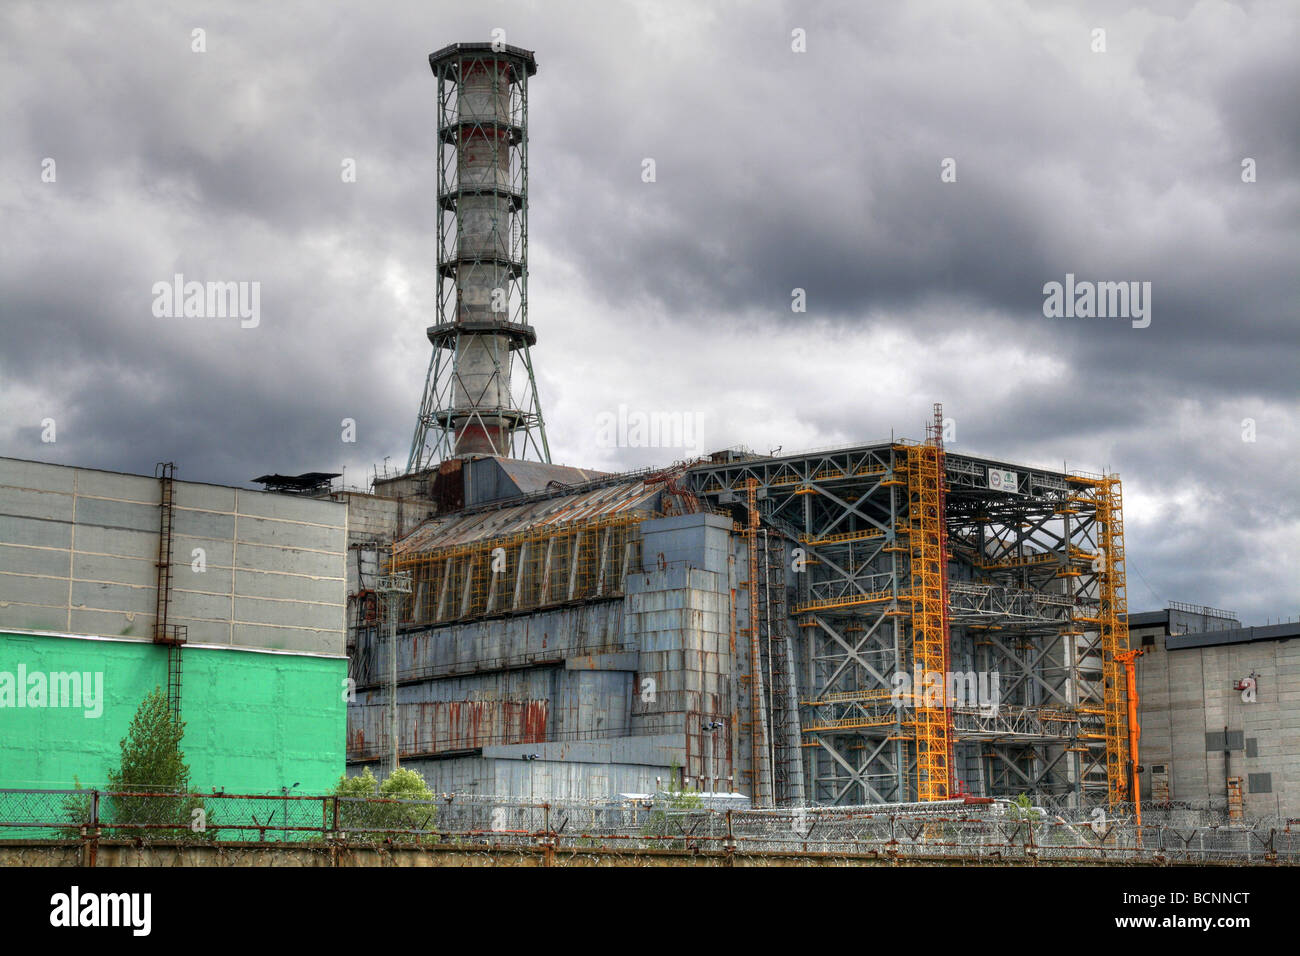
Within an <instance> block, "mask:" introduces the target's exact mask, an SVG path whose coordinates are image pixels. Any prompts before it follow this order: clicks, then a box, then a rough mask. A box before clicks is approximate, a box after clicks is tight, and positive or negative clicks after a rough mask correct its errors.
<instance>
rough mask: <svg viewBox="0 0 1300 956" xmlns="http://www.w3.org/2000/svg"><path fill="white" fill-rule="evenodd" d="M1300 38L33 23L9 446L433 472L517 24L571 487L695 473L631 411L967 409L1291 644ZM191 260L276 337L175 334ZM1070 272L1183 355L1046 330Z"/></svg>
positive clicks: (204, 20)
mask: <svg viewBox="0 0 1300 956" xmlns="http://www.w3.org/2000/svg"><path fill="white" fill-rule="evenodd" d="M1298 25H1300V11H1298V10H1297V8H1296V7H1295V5H1294V4H1293V3H1285V2H1249V0H1242V2H1236V3H1228V2H1207V0H1201V2H1196V3H1191V4H1188V3H1175V2H1149V3H1127V2H1118V0H1116V2H1097V3H1089V4H1081V5H1070V6H1068V7H1061V8H1057V7H1050V8H1049V7H1046V6H1044V5H1037V4H1030V3H1026V2H1020V3H1017V2H1007V3H980V2H971V3H961V2H944V3H939V2H934V3H927V2H918V3H908V4H893V3H854V2H848V0H846V2H824V3H782V2H759V3H751V4H742V3H738V2H663V3H657V4H636V5H634V4H620V3H608V4H596V3H591V4H588V3H545V4H542V3H523V2H520V3H476V4H464V3H456V4H452V3H421V2H401V3H391V4H377V5H373V6H370V5H355V4H346V3H339V2H333V3H306V2H301V3H293V2H289V3H279V4H274V5H259V4H253V3H236V4H209V3H202V2H200V3H191V4H185V5H183V6H181V5H162V4H152V3H143V2H140V3H61V4H38V3H27V2H18V3H10V4H6V5H5V6H4V7H3V8H2V9H0V49H2V50H3V54H4V57H3V61H2V62H0V103H3V120H4V128H5V135H4V137H3V139H2V140H0V161H2V163H3V170H4V175H3V179H2V180H0V209H3V214H4V224H5V228H4V230H3V238H2V239H0V242H2V243H3V246H2V249H0V251H2V255H0V330H2V333H3V344H2V345H0V409H3V411H4V417H3V425H2V427H0V455H6V456H12V457H18V458H31V459H37V460H43V461H55V462H61V463H66V464H77V465H82V466H85V467H95V468H106V469H110V470H117V471H127V472H136V473H146V474H147V473H151V471H152V468H153V464H154V462H156V461H160V460H174V461H176V462H177V463H178V476H179V477H181V478H185V479H189V480H195V481H208V482H219V483H230V484H237V485H244V486H248V485H250V484H251V478H253V477H254V476H256V475H260V474H263V473H266V472H281V473H297V472H302V471H334V472H338V471H344V472H345V475H346V481H347V482H348V483H349V484H353V485H363V486H364V485H365V484H366V483H367V481H368V479H369V475H370V472H371V469H373V468H374V467H376V466H378V467H379V468H381V469H382V468H384V467H388V468H390V469H400V468H401V467H403V466H404V465H405V461H406V456H407V453H408V451H409V446H410V441H411V435H412V431H413V428H414V424H415V417H416V413H417V411H418V408H419V403H420V391H421V388H422V386H423V383H424V376H425V371H426V368H427V365H428V360H429V348H430V347H429V344H428V342H427V340H426V339H425V337H424V328H425V327H426V326H427V325H429V324H430V323H431V321H432V316H433V314H434V271H433V262H434V258H435V254H436V243H435V233H434V216H435V213H436V203H435V195H434V191H435V164H434V136H433V130H434V122H435V99H434V96H435V91H436V86H435V82H434V78H433V76H432V74H431V73H430V71H429V67H428V63H427V57H428V54H429V53H430V52H431V51H433V50H435V49H437V48H439V47H442V46H445V45H446V44H448V43H453V42H457V41H473V40H488V39H490V38H491V31H492V30H493V29H497V28H499V29H503V30H505V31H506V34H505V38H506V42H508V43H511V44H513V45H516V46H520V47H524V48H526V49H529V50H533V51H535V52H536V57H537V62H538V73H537V75H536V76H535V77H534V78H533V79H532V81H531V82H530V86H529V100H530V103H529V109H530V116H529V119H530V133H529V186H530V196H531V204H530V212H529V259H530V262H529V316H530V321H531V323H532V324H533V325H534V326H535V327H536V328H537V331H538V344H537V346H536V347H535V348H534V349H533V353H532V356H533V362H534V365H535V368H536V371H537V380H538V382H537V384H538V390H539V393H540V397H541V401H542V405H543V409H544V412H545V414H546V420H547V431H548V437H549V440H550V445H551V450H552V458H553V460H555V461H557V462H561V463H564V464H571V465H577V466H582V467H589V468H600V469H607V470H614V469H625V468H635V467H642V466H647V465H653V464H667V463H669V462H671V461H673V460H674V459H679V458H684V457H687V456H688V454H690V453H691V451H692V450H684V449H674V448H608V447H604V446H603V443H602V442H600V441H599V440H598V435H599V431H600V429H599V422H600V420H601V416H602V415H609V414H615V413H617V410H618V407H619V405H620V404H622V405H626V406H627V407H628V409H630V410H633V411H640V412H646V413H654V412H659V413H683V414H691V415H695V416H698V421H699V425H700V431H701V433H702V434H701V442H700V445H701V447H699V448H698V449H695V450H698V451H702V452H707V451H710V450H714V449H717V448H724V447H733V446H737V445H745V446H747V447H751V448H754V449H756V450H759V451H763V452H766V451H769V450H771V449H775V448H777V447H778V446H780V447H782V448H783V449H784V450H785V451H793V450H797V449H800V448H812V447H824V446H830V445H836V444H848V443H856V442H861V441H867V440H876V439H881V438H886V437H888V436H889V435H890V434H891V433H896V434H898V435H900V436H908V437H923V426H924V422H925V421H926V419H927V418H928V416H929V413H930V407H931V404H932V403H933V402H936V401H938V402H943V403H944V408H945V413H946V415H947V416H948V417H950V418H951V419H952V420H953V423H954V425H955V429H956V435H955V439H956V440H955V441H954V442H953V443H952V448H953V449H954V450H955V451H960V452H969V453H973V454H982V455H988V456H990V457H995V458H998V459H1003V460H1007V461H1011V462H1025V463H1030V464H1037V465H1043V466H1048V467H1060V466H1062V464H1065V465H1066V466H1067V467H1069V468H1071V469H1076V468H1077V469H1082V470H1087V471H1094V472H1096V471H1102V470H1107V471H1115V472H1118V473H1119V474H1120V475H1121V476H1122V477H1123V479H1124V492H1125V505H1126V510H1125V515H1126V524H1127V545H1128V566H1129V570H1130V573H1129V584H1128V593H1129V604H1130V607H1131V608H1133V609H1134V610H1143V609H1149V608H1154V607H1160V606H1163V605H1164V603H1165V602H1166V601H1169V600H1180V601H1187V602H1192V603H1198V604H1209V605H1212V606H1217V607H1224V608H1228V609H1231V610H1234V611H1237V612H1239V614H1240V616H1241V618H1242V620H1243V622H1244V623H1247V624H1256V623H1263V622H1264V620H1265V619H1268V618H1271V619H1273V620H1277V619H1278V618H1279V617H1295V616H1297V615H1300V585H1298V584H1297V580H1298V579H1300V573H1298V569H1297V551H1298V550H1300V508H1298V507H1297V504H1296V493H1297V491H1300V487H1298V486H1300V481H1297V464H1296V462H1297V457H1298V456H1297V452H1298V451H1300V436H1298V433H1297V428H1296V424H1295V422H1296V413H1297V411H1298V410H1300V400H1298V398H1297V388H1296V384H1295V381H1296V377H1297V376H1296V369H1297V367H1300V324H1298V323H1297V307H1298V306H1300V279H1298V278H1297V276H1300V269H1298V268H1297V265H1298V263H1300V229H1298V228H1297V227H1298V226H1300V174H1298V163H1297V160H1298V159H1300V99H1298V98H1297V97H1296V96H1295V90H1296V89H1300V65H1298V64H1297V58H1296V56H1295V54H1294V51H1295V50H1296V49H1297V48H1298V47H1300V42H1297V41H1298V40H1300V36H1298V34H1300V29H1298ZM196 28H199V29H202V30H203V31H204V33H205V41H206V50H205V52H202V53H196V52H193V51H192V50H191V38H192V31H193V30H194V29H196ZM1099 28H1100V29H1103V30H1104V31H1105V51H1104V52H1094V50H1093V49H1092V47H1093V45H1094V33H1093V31H1094V30H1096V29H1099ZM795 30H801V31H803V35H804V36H805V37H806V52H801V53H800V52H795V51H794V50H793V49H792V31H795ZM646 158H653V159H654V161H655V171H656V176H655V181H654V182H650V183H647V182H643V181H642V175H641V174H642V162H643V160H644V159H646ZM947 158H951V159H953V160H955V164H956V166H955V168H956V181H955V182H944V181H942V180H941V175H940V174H941V163H942V162H943V161H944V160H945V159H947ZM46 159H53V160H54V162H55V168H56V171H57V176H56V179H55V181H54V182H43V181H42V168H43V167H42V164H43V162H44V161H45V160H46ZM346 159H353V160H355V163H356V170H357V176H356V182H354V183H345V182H343V181H342V177H341V176H340V166H341V163H342V162H343V161H344V160H346ZM1247 159H1249V160H1251V161H1252V165H1253V169H1254V171H1255V181H1254V182H1249V183H1247V182H1243V167H1242V164H1243V161H1245V160H1247ZM176 273H181V274H183V275H184V276H185V277H186V278H187V279H191V280H197V281H248V282H252V281H256V282H258V283H260V289H261V320H260V323H259V325H258V326H257V328H249V329H241V328H240V327H239V322H238V320H237V319H226V320H222V319H184V318H159V317H155V316H154V315H153V314H152V311H151V305H152V302H153V295H152V292H151V289H152V287H153V285H154V283H156V282H160V281H164V282H169V281H170V280H171V278H172V276H173V275H174V274H176ZM1067 274H1072V275H1074V276H1075V277H1076V279H1078V280H1080V281H1083V280H1088V281H1137V282H1150V283H1151V290H1152V293H1151V306H1152V321H1151V324H1150V326H1149V327H1148V328H1144V329H1137V328H1133V327H1131V325H1130V323H1129V321H1127V320H1114V319H1095V318H1094V319H1082V318H1048V317H1045V316H1044V314H1043V301H1044V295H1043V287H1044V284H1046V283H1049V282H1053V281H1055V282H1063V281H1064V280H1065V277H1066V275H1067ZM794 289H803V290H805V294H806V305H807V311H806V312H803V313H796V312H793V311H792V309H791V302H792V290H794ZM345 418H351V419H354V420H355V421H356V423H357V434H356V438H357V440H356V442H355V444H347V443H344V442H342V441H341V432H342V429H341V427H340V423H341V421H342V420H343V419H345ZM45 419H53V420H54V421H55V423H56V428H57V440H56V441H55V442H54V443H52V444H51V443H47V442H43V441H42V440H41V438H42V432H43V427H42V424H41V423H42V421H43V420H45ZM1248 419H1249V420H1251V421H1252V422H1253V423H1254V424H1253V428H1254V438H1255V440H1254V441H1245V440H1243V433H1244V431H1246V430H1247V427H1246V426H1245V425H1244V424H1243V423H1244V422H1245V421H1246V420H1248Z"/></svg>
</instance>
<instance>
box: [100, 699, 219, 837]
mask: <svg viewBox="0 0 1300 956" xmlns="http://www.w3.org/2000/svg"><path fill="white" fill-rule="evenodd" d="M184 736H185V723H184V721H179V720H175V719H174V718H173V717H172V712H171V707H170V705H169V704H168V702H167V695H166V694H165V693H163V691H162V689H161V688H160V687H154V689H153V691H152V692H151V693H150V694H149V695H148V696H147V697H145V699H144V700H143V701H142V702H141V703H140V707H139V709H138V710H136V712H135V718H134V719H133V720H132V721H131V726H130V728H129V729H128V731H127V735H126V736H125V737H123V738H122V758H121V762H120V764H119V766H118V767H117V768H116V769H114V770H110V771H109V772H108V789H109V790H110V791H112V792H114V793H116V794H122V793H130V794H142V793H143V794H150V795H149V796H121V795H118V796H112V797H109V798H108V801H107V803H108V806H107V807H106V809H107V811H108V812H107V813H106V814H105V818H106V820H108V821H111V823H113V824H117V825H119V826H120V825H122V824H136V825H140V824H165V823H170V824H176V825H177V827H178V828H177V829H171V828H163V829H156V830H155V829H150V830H148V831H145V832H147V833H149V834H150V835H153V836H168V837H172V838H175V837H178V836H188V835H190V834H191V832H192V831H191V829H190V821H191V819H192V814H193V811H194V810H201V809H203V800H202V798H200V797H195V796H190V795H189V789H190V768H189V766H188V765H187V764H186V763H185V753H184V752H183V751H182V750H181V739H182V738H183V737H184ZM153 794H159V796H153ZM162 794H168V795H169V796H161V795H162ZM122 832H123V834H125V835H138V834H140V832H141V831H139V830H137V829H135V828H131V829H123V831H122Z"/></svg>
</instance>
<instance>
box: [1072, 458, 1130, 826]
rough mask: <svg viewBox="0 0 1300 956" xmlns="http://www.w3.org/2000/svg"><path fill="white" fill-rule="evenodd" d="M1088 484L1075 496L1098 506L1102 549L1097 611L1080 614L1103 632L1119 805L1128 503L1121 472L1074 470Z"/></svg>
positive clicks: (1125, 762)
mask: <svg viewBox="0 0 1300 956" xmlns="http://www.w3.org/2000/svg"><path fill="white" fill-rule="evenodd" d="M1070 482H1071V483H1073V484H1077V485H1080V486H1082V493H1081V494H1080V495H1078V496H1077V497H1075V498H1074V499H1073V500H1074V501H1076V502H1078V503H1080V504H1085V505H1092V506H1093V507H1094V508H1095V509H1096V512H1095V513H1096V522H1097V546H1098V554H1097V558H1096V562H1095V563H1094V569H1095V570H1096V572H1097V616H1096V617H1095V618H1091V617H1089V618H1076V620H1081V621H1085V622H1086V623H1088V624H1092V625H1094V626H1095V627H1096V628H1097V630H1098V634H1099V638H1100V640H1099V644H1100V649H1101V662H1102V683H1103V696H1102V700H1103V734H1104V737H1105V744H1106V790H1107V800H1108V802H1109V804H1110V805H1111V806H1112V807H1113V806H1115V805H1117V804H1121V803H1127V802H1129V801H1130V800H1132V799H1133V798H1134V797H1135V796H1136V793H1134V794H1130V793H1129V784H1128V778H1129V767H1130V760H1131V759H1132V758H1130V755H1129V748H1130V744H1129V728H1128V723H1129V718H1128V714H1127V712H1126V701H1125V698H1126V696H1127V695H1126V693H1125V675H1124V657H1125V655H1126V654H1127V653H1128V599H1127V595H1126V586H1125V585H1126V581H1125V570H1124V505H1123V498H1122V492H1121V489H1120V482H1119V478H1118V477H1117V476H1115V475H1100V476H1093V475H1071V476H1070Z"/></svg>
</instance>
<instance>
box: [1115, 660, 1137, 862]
mask: <svg viewBox="0 0 1300 956" xmlns="http://www.w3.org/2000/svg"><path fill="white" fill-rule="evenodd" d="M1141 656H1142V651H1140V650H1134V651H1120V652H1119V653H1118V654H1117V655H1116V658H1117V659H1118V660H1119V662H1120V663H1121V664H1123V665H1124V690H1125V693H1126V694H1127V696H1128V747H1129V751H1128V768H1127V770H1128V780H1129V781H1130V784H1129V785H1130V787H1131V788H1132V798H1133V822H1134V823H1135V824H1136V825H1137V827H1138V831H1137V839H1138V845H1139V846H1140V845H1141V843H1142V829H1141V828H1142V782H1141V780H1140V779H1139V778H1138V773H1139V771H1140V770H1141V767H1140V766H1139V760H1140V758H1139V757H1138V745H1139V743H1140V742H1141V739H1142V728H1141V726H1140V725H1139V724H1138V692H1137V673H1136V668H1135V667H1134V661H1136V660H1137V659H1138V658H1139V657H1141Z"/></svg>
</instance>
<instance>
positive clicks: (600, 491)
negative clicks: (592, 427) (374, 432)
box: [396, 475, 663, 554]
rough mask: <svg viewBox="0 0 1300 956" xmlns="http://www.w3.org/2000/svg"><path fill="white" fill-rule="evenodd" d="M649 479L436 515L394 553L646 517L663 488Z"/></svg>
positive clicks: (403, 540)
mask: <svg viewBox="0 0 1300 956" xmlns="http://www.w3.org/2000/svg"><path fill="white" fill-rule="evenodd" d="M647 477H648V476H645V475H640V476H637V477H631V478H628V479H627V480H626V481H621V482H612V483H610V484H607V485H603V486H602V487H599V488H593V489H591V490H589V491H582V492H577V493H575V494H572V495H557V496H555V497H550V498H544V499H542V500H540V501H531V502H525V503H522V504H517V505H509V504H505V505H502V506H501V507H500V508H495V509H491V510H477V511H474V512H470V513H465V512H459V513H455V514H449V515H438V516H437V517H433V518H430V519H428V520H427V521H425V522H424V523H423V524H421V525H420V526H419V527H418V528H416V529H415V530H414V531H412V532H411V533H410V534H408V535H407V536H406V537H405V538H402V539H401V540H400V541H398V542H397V544H396V550H397V553H398V554H405V553H409V552H413V551H431V550H433V549H434V548H445V547H448V546H450V545H457V544H469V543H470V542H473V541H481V540H483V539H484V538H496V537H501V536H504V535H511V534H516V533H519V532H522V531H528V530H531V529H533V528H538V527H542V526H545V525H563V524H570V523H573V522H577V521H586V520H589V519H592V518H599V517H604V516H606V515H615V514H629V515H630V514H635V513H636V512H638V511H640V512H644V513H646V514H647V515H650V514H652V513H655V512H657V511H658V510H659V499H660V496H661V495H662V494H663V485H662V484H653V485H650V484H646V481H645V479H646V478H647Z"/></svg>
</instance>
